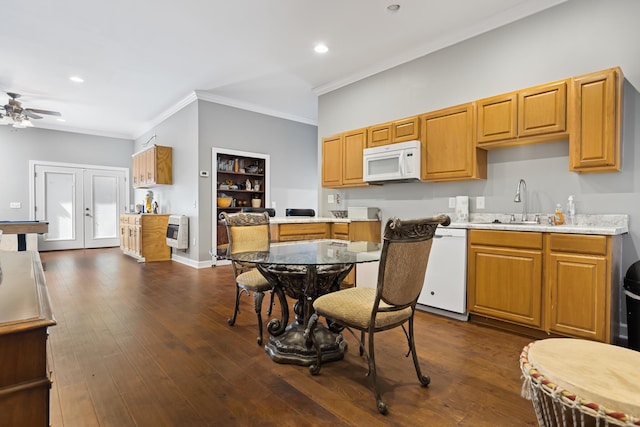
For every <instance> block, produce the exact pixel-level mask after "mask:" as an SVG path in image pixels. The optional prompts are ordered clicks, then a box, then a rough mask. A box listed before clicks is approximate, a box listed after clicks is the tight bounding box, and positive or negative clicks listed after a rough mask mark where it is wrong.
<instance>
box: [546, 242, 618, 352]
mask: <svg viewBox="0 0 640 427" xmlns="http://www.w3.org/2000/svg"><path fill="white" fill-rule="evenodd" d="M546 237H547V243H548V244H547V247H548V248H549V252H548V254H547V258H546V271H547V277H546V282H547V295H546V299H547V301H548V306H549V310H548V312H547V322H546V323H547V328H548V330H549V331H550V332H556V333H558V334H562V335H570V336H574V337H580V338H586V339H591V340H596V341H604V342H609V341H610V340H611V337H610V318H611V310H610V307H611V304H610V301H609V298H610V294H611V272H610V268H611V263H610V260H611V247H610V244H609V239H610V238H609V237H607V236H587V235H567V234H549V235H548V236H546Z"/></svg>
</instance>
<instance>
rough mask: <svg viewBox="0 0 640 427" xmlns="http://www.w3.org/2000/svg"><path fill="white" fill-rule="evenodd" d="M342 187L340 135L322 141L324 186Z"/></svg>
mask: <svg viewBox="0 0 640 427" xmlns="http://www.w3.org/2000/svg"><path fill="white" fill-rule="evenodd" d="M341 185H342V138H341V137H340V135H336V136H332V137H328V138H323V139H322V186H323V187H339V186H341Z"/></svg>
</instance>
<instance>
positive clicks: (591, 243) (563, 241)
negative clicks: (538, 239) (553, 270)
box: [549, 234, 607, 255]
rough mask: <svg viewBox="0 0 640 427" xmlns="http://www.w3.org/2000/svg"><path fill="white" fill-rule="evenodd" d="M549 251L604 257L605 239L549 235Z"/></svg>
mask: <svg viewBox="0 0 640 427" xmlns="http://www.w3.org/2000/svg"><path fill="white" fill-rule="evenodd" d="M549 249H550V250H551V251H553V252H571V253H579V254H593V255H606V254H607V237H606V236H591V235H576V234H550V235H549Z"/></svg>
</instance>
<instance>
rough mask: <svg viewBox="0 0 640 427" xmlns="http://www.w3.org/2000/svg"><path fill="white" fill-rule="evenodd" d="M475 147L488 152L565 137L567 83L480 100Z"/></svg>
mask: <svg viewBox="0 0 640 427" xmlns="http://www.w3.org/2000/svg"><path fill="white" fill-rule="evenodd" d="M476 104H477V135H476V138H477V142H478V147H482V148H486V149H492V148H503V147H509V146H514V145H524V144H533V143H537V142H550V141H559V140H562V139H563V138H566V135H567V133H566V132H567V80H561V81H558V82H554V83H548V84H544V85H540V86H534V87H531V88H528V89H523V90H520V91H517V92H512V93H507V94H503V95H498V96H493V97H490V98H485V99H481V100H479V101H477V102H476Z"/></svg>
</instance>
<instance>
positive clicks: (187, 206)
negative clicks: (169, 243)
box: [134, 100, 318, 265]
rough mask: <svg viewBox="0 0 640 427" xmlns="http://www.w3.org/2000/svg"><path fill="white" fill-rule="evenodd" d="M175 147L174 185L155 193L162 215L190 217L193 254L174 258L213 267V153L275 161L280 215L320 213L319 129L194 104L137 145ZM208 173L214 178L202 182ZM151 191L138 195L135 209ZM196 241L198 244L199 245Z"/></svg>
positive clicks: (272, 193)
mask: <svg viewBox="0 0 640 427" xmlns="http://www.w3.org/2000/svg"><path fill="white" fill-rule="evenodd" d="M154 134H155V135H157V137H156V138H155V139H154V140H153V141H152V142H151V143H150V144H157V145H166V146H171V147H173V185H170V186H169V185H164V186H157V187H153V188H151V190H152V191H153V192H154V197H156V198H157V199H158V203H159V205H160V209H161V211H162V212H168V213H172V214H181V215H187V216H189V235H190V241H189V249H188V250H186V251H185V252H184V253H182V252H176V249H173V251H174V253H176V254H177V255H179V256H185V257H187V258H189V259H190V260H193V261H195V262H197V263H198V262H199V263H201V264H200V265H206V263H207V262H210V261H211V256H210V255H209V251H210V250H211V249H212V223H213V221H214V219H213V205H214V203H213V196H212V194H213V186H212V185H213V183H214V182H215V168H214V167H213V166H212V163H211V159H212V148H214V147H215V148H223V149H229V150H239V151H249V152H255V153H264V154H269V155H270V161H271V188H270V199H271V202H272V203H275V204H276V210H277V212H278V214H279V215H284V209H285V208H286V207H300V204H302V205H303V206H304V207H307V206H308V205H309V204H313V206H311V207H314V208H315V207H316V201H317V189H318V177H317V172H316V168H317V164H318V158H317V153H316V149H315V148H316V141H317V139H318V134H317V130H316V127H315V126H310V125H306V124H302V123H297V122H293V121H290V120H284V119H280V118H276V117H271V116H267V115H264V114H259V113H254V112H251V111H246V110H241V109H237V108H233V107H228V106H225V105H221V104H216V103H212V102H207V101H200V100H198V101H195V102H192V103H191V104H189V105H188V106H186V107H185V108H183V109H181V110H180V111H178V112H177V113H175V114H174V115H172V116H171V117H169V118H168V119H166V120H165V121H163V122H162V123H161V124H159V125H158V126H156V127H154V128H153V129H151V130H150V131H149V132H147V133H145V134H144V135H143V136H141V137H140V138H138V139H137V140H136V141H135V147H136V148H135V150H136V151H139V150H141V149H142V148H143V147H142V144H143V143H145V142H146V141H148V140H149V138H151V137H152V136H153V135H154ZM200 171H208V172H209V175H210V176H209V177H200V176H199V172H200ZM145 193H146V190H136V191H135V195H134V200H136V203H137V202H138V201H141V200H142V199H143V198H144V195H145ZM194 239H195V240H194Z"/></svg>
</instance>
